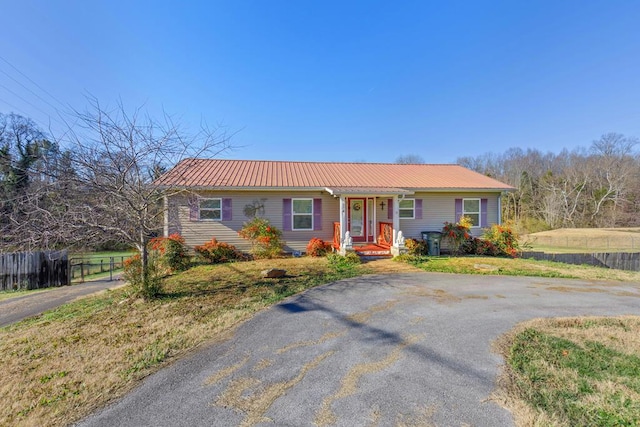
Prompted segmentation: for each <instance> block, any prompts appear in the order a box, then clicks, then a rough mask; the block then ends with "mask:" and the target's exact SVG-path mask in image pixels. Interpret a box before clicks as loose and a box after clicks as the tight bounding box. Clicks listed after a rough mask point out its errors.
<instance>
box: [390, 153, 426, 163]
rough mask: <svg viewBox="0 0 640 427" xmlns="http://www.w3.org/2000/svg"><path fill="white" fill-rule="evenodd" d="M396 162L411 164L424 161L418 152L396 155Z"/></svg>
mask: <svg viewBox="0 0 640 427" xmlns="http://www.w3.org/2000/svg"><path fill="white" fill-rule="evenodd" d="M396 163H399V164H403V165H412V164H414V165H415V164H421V163H424V159H423V158H422V157H421V156H419V155H418V154H407V155H403V156H398V158H397V159H396Z"/></svg>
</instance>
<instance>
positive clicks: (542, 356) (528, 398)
mask: <svg viewBox="0 0 640 427" xmlns="http://www.w3.org/2000/svg"><path fill="white" fill-rule="evenodd" d="M608 327H609V328H614V326H611V325H609V326H608ZM506 362H507V364H508V366H509V368H510V370H511V372H512V379H513V385H514V386H515V387H514V389H515V390H516V393H517V397H518V398H520V399H523V400H524V401H525V402H526V403H527V404H528V405H530V406H531V407H532V408H535V409H537V410H539V411H542V412H544V413H545V414H546V416H547V417H548V419H553V420H557V421H558V425H567V426H576V425H585V426H586V425H589V426H637V425H639V423H640V401H639V400H638V399H637V397H638V395H640V357H638V355H637V354H627V353H623V352H620V351H618V350H615V349H612V348H609V347H608V346H607V345H605V344H603V343H600V342H597V341H591V340H585V341H581V342H575V341H573V340H569V339H566V338H561V337H557V336H554V335H553V334H549V333H544V332H541V331H539V330H536V329H534V328H528V329H525V330H524V331H522V332H520V333H518V334H517V335H516V336H515V338H514V340H513V343H512V345H511V347H510V351H509V354H508V355H507V358H506ZM605 383H606V384H607V386H602V384H605ZM611 384H613V386H611Z"/></svg>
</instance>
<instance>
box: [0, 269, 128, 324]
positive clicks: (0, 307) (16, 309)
mask: <svg viewBox="0 0 640 427" xmlns="http://www.w3.org/2000/svg"><path fill="white" fill-rule="evenodd" d="M122 285H124V282H122V281H121V280H119V278H118V277H116V278H115V280H108V279H99V280H92V281H89V282H84V283H79V284H74V285H71V286H61V287H59V288H49V289H46V290H43V291H42V292H33V293H29V294H26V295H23V296H20V297H15V298H9V299H6V300H2V301H0V327H3V326H7V325H10V324H12V323H15V322H18V321H20V320H22V319H26V318H28V317H32V316H37V315H38V314H41V313H44V312H45V311H47V310H52V309H54V308H56V307H59V306H61V305H62V304H66V303H68V302H70V301H73V300H75V299H78V298H81V297H84V296H87V295H91V294H95V293H96V292H101V291H104V290H106V289H113V288H117V287H119V286H122Z"/></svg>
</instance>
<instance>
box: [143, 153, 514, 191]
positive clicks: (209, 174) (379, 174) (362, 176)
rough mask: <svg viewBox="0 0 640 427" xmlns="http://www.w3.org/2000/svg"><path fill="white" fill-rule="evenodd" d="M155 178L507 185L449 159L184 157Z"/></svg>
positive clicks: (313, 184)
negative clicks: (368, 160)
mask: <svg viewBox="0 0 640 427" xmlns="http://www.w3.org/2000/svg"><path fill="white" fill-rule="evenodd" d="M156 184H159V185H161V186H167V187H196V188H246V189H250V188H266V189H277V188H300V189H304V188H325V187H337V188H346V187H357V188H380V189H384V188H395V189H398V188H400V189H403V188H404V189H412V190H418V189H426V190H436V189H440V190H446V189H452V190H453V189H460V190H472V189H474V190H480V189H482V190H513V187H511V186H509V185H507V184H504V183H502V182H500V181H497V180H495V179H493V178H489V177H487V176H485V175H482V174H479V173H477V172H474V171H472V170H470V169H467V168H464V167H462V166H460V165H451V164H410V165H407V164H396V163H337V162H287V161H266V160H220V159H185V160H182V161H181V162H180V163H178V164H177V165H176V166H175V167H174V168H173V169H171V170H170V171H168V172H167V173H165V174H164V175H162V176H161V177H160V178H159V179H158V180H157V181H156Z"/></svg>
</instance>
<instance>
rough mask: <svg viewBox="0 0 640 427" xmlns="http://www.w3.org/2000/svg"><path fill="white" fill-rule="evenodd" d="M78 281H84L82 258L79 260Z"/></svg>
mask: <svg viewBox="0 0 640 427" xmlns="http://www.w3.org/2000/svg"><path fill="white" fill-rule="evenodd" d="M80 281H81V282H84V260H82V261H80Z"/></svg>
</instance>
